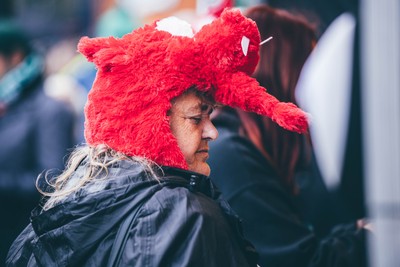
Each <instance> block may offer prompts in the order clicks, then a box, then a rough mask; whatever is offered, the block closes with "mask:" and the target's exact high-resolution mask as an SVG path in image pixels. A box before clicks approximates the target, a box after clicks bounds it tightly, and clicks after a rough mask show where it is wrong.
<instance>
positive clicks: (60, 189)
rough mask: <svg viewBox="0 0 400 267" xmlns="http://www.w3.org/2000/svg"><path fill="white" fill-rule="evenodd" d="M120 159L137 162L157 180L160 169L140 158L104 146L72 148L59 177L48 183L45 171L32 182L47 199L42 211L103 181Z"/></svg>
mask: <svg viewBox="0 0 400 267" xmlns="http://www.w3.org/2000/svg"><path fill="white" fill-rule="evenodd" d="M121 160H130V161H133V162H136V163H139V164H140V165H142V166H143V169H144V170H145V171H146V173H147V174H148V178H149V179H156V180H158V177H159V175H158V174H157V172H156V169H158V170H161V168H160V167H159V166H158V165H157V164H156V163H154V162H152V161H150V160H148V159H146V158H144V157H129V156H127V155H125V154H123V153H120V152H117V151H115V150H113V149H111V148H109V147H107V146H106V145H98V146H96V147H90V146H87V145H83V146H80V147H77V148H75V150H74V151H73V152H72V153H71V155H70V156H69V158H68V161H67V164H66V167H65V170H64V171H63V172H62V173H61V174H60V175H58V176H56V177H54V178H53V177H52V178H51V180H50V179H49V177H51V172H45V173H43V174H41V175H39V177H38V179H37V180H36V187H37V189H38V190H39V192H40V193H41V194H42V195H43V196H44V197H48V200H47V201H46V203H45V204H44V206H43V209H44V210H48V209H50V208H52V207H54V206H55V205H56V204H58V203H60V202H61V201H62V200H63V199H65V198H66V197H67V196H69V195H70V194H72V193H74V192H76V191H78V190H79V189H80V188H82V187H83V186H85V185H87V184H88V183H94V182H98V181H105V180H106V179H107V177H108V168H109V166H111V165H112V164H114V163H117V162H119V161H121ZM79 166H83V167H84V174H83V176H82V177H77V179H71V178H72V177H74V173H75V171H76V169H77V168H78V167H79ZM42 179H44V181H45V187H46V188H44V189H42V188H41V187H42V186H40V185H39V183H40V181H41V180H42ZM97 190H100V189H97Z"/></svg>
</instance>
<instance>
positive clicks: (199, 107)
mask: <svg viewBox="0 0 400 267" xmlns="http://www.w3.org/2000/svg"><path fill="white" fill-rule="evenodd" d="M212 106H213V104H212V103H210V102H209V101H207V100H206V99H205V98H204V97H200V96H198V95H197V94H196V93H194V92H188V93H186V94H183V95H181V96H179V97H177V98H176V99H174V100H173V101H172V107H171V110H176V111H180V112H184V113H207V112H208V111H209V110H210V108H212Z"/></svg>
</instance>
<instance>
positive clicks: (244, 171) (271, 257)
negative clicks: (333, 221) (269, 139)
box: [210, 131, 364, 267]
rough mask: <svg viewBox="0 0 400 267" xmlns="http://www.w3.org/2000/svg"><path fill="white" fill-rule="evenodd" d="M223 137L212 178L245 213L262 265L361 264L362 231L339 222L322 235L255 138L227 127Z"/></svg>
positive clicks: (246, 226)
mask: <svg viewBox="0 0 400 267" xmlns="http://www.w3.org/2000/svg"><path fill="white" fill-rule="evenodd" d="M220 137H222V138H221V139H220V140H219V141H218V140H217V141H215V143H213V144H211V146H212V147H211V156H210V164H211V170H212V173H211V178H212V179H213V181H214V182H215V184H216V185H217V187H218V188H219V189H220V190H221V192H222V195H223V197H225V198H226V199H227V200H228V202H229V203H230V205H231V206H232V208H233V209H234V210H235V211H236V212H237V213H238V215H239V217H241V218H242V220H243V229H244V234H245V237H246V238H248V239H249V240H250V241H251V242H252V243H253V245H254V246H255V247H256V249H257V251H258V253H259V254H260V261H259V264H260V265H261V266H300V267H301V266H324V267H327V266H338V267H339V266H363V264H364V262H363V247H364V234H363V231H358V230H357V229H356V228H355V225H354V224H353V225H348V226H340V227H338V229H336V230H335V231H333V232H332V233H331V234H330V235H329V236H327V237H325V238H323V239H319V238H318V237H316V236H315V234H314V233H313V232H312V231H311V230H310V229H309V228H308V227H307V226H306V225H304V224H303V223H302V222H301V221H300V219H299V216H298V213H297V210H296V209H295V206H294V203H293V198H292V196H291V195H290V194H289V193H288V192H287V191H286V190H285V189H284V188H283V187H282V186H281V184H280V183H279V181H278V179H277V177H276V176H275V175H274V173H273V171H272V169H271V168H270V167H268V162H266V161H265V160H264V159H263V158H262V156H261V155H260V154H259V153H258V151H255V148H254V147H252V144H250V143H249V142H248V141H247V140H245V139H243V138H241V137H240V136H237V135H229V134H226V133H224V131H220Z"/></svg>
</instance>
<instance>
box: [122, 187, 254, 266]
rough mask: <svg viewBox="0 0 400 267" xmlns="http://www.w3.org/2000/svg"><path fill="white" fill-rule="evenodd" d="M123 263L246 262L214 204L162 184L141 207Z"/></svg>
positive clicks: (147, 264) (241, 264)
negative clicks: (164, 186)
mask: <svg viewBox="0 0 400 267" xmlns="http://www.w3.org/2000/svg"><path fill="white" fill-rule="evenodd" d="M127 250H128V252H126V253H125V256H124V257H125V258H124V259H123V264H124V266H198V267H203V266H210V267H217V266H218V267H220V266H227V267H228V266H229V267H232V266H233V267H234V266H238V267H239V266H243V267H245V266H249V264H248V263H247V260H246V258H245V256H244V253H243V251H242V250H241V248H240V246H239V243H238V241H237V240H236V239H235V235H234V233H233V231H232V229H231V228H230V226H229V224H228V223H227V221H226V220H225V217H224V215H223V213H222V212H221V209H220V208H219V206H218V204H217V203H216V202H214V201H213V200H212V199H210V198H208V197H206V196H204V195H202V194H201V193H191V192H189V191H188V190H187V189H186V188H164V189H163V190H161V191H160V192H158V193H156V195H155V196H154V197H152V199H151V200H150V201H149V202H148V203H146V204H145V206H143V209H142V211H141V213H140V216H139V217H138V218H137V220H136V224H135V226H134V230H133V231H132V236H131V239H130V241H129V242H128V245H127Z"/></svg>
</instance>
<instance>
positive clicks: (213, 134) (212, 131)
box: [202, 120, 218, 141]
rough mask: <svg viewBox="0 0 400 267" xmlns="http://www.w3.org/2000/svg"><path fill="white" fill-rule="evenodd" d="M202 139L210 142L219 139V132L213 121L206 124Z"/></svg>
mask: <svg viewBox="0 0 400 267" xmlns="http://www.w3.org/2000/svg"><path fill="white" fill-rule="evenodd" d="M202 138H203V139H207V140H209V141H213V140H215V139H217V138H218V130H217V128H215V126H214V124H213V123H212V122H211V120H207V122H206V123H205V125H204V129H203V136H202Z"/></svg>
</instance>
